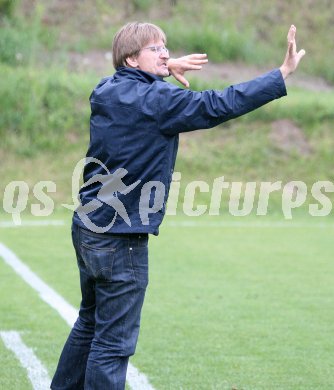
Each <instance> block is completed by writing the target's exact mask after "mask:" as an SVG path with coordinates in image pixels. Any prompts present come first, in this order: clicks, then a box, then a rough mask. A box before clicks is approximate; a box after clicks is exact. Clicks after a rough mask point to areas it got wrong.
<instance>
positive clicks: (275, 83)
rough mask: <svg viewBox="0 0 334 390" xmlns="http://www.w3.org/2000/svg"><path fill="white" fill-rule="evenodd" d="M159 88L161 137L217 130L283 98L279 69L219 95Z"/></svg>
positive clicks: (283, 87)
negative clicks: (233, 120) (210, 129)
mask: <svg viewBox="0 0 334 390" xmlns="http://www.w3.org/2000/svg"><path fill="white" fill-rule="evenodd" d="M159 84H161V87H160V88H159V91H158V94H159V96H158V107H157V108H158V113H157V116H158V123H159V128H160V131H161V132H162V133H163V134H165V135H175V134H177V133H182V132H186V131H192V130H198V129H208V128H211V127H214V126H217V125H219V124H220V123H223V122H226V121H228V120H230V119H233V118H236V117H238V116H240V115H244V114H246V113H248V112H250V111H253V110H255V109H256V108H258V107H261V106H263V105H264V104H266V103H268V102H270V101H272V100H274V99H278V98H280V97H282V96H285V95H286V94H287V93H286V88H285V83H284V80H283V77H282V74H281V72H280V70H279V69H275V70H273V71H271V72H268V73H266V74H264V75H262V76H260V77H257V78H255V79H253V80H251V81H248V82H245V83H241V84H236V85H232V86H230V87H228V88H226V89H224V90H221V91H218V90H207V91H202V92H193V91H189V90H184V89H181V88H178V87H175V86H174V85H171V84H169V83H159Z"/></svg>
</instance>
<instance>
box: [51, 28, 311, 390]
mask: <svg viewBox="0 0 334 390" xmlns="http://www.w3.org/2000/svg"><path fill="white" fill-rule="evenodd" d="M295 33H296V28H295V27H294V26H291V28H290V30H289V33H288V50H287V53H286V57H285V60H284V62H283V65H282V66H281V67H280V68H279V69H275V70H273V71H271V72H269V73H267V74H265V75H262V76H260V77H258V78H256V79H254V80H251V81H249V82H247V83H242V84H239V85H236V86H231V87H229V88H227V89H225V90H224V91H214V90H211V91H203V92H193V91H190V90H187V89H181V88H178V87H176V86H174V85H172V84H170V83H168V82H165V81H164V80H163V78H164V77H167V76H169V75H170V74H172V75H173V76H174V77H175V78H176V79H178V80H179V81H180V82H182V83H183V84H184V85H185V86H188V82H187V80H186V79H185V78H184V73H185V71H187V70H190V69H200V68H201V65H202V64H203V63H205V62H206V61H207V60H206V55H191V56H186V57H181V58H179V59H173V60H172V59H170V58H169V52H168V49H167V48H166V46H165V45H166V37H165V34H164V33H163V31H162V30H161V29H160V28H159V27H157V26H154V25H152V24H149V23H129V24H127V25H125V26H124V27H123V28H122V29H121V30H120V31H119V32H118V33H117V34H116V36H115V38H114V41H113V62H114V67H115V69H116V73H115V74H114V75H113V76H112V77H107V78H105V79H103V80H101V82H100V83H99V84H98V85H97V87H96V88H95V89H94V91H93V92H92V94H91V97H90V102H91V121H90V136H91V138H90V145H89V149H88V152H87V160H86V161H87V163H86V166H85V169H84V185H83V187H82V188H81V190H80V195H79V196H80V206H79V207H78V209H77V210H76V212H75V213H74V218H73V226H72V238H73V244H74V247H75V250H76V255H77V261H78V266H79V270H80V283H81V291H82V302H81V306H80V313H79V317H78V319H77V321H76V323H75V325H74V327H73V329H72V331H71V333H70V335H69V338H68V340H67V342H66V344H65V346H64V349H63V352H62V354H61V357H60V360H59V363H58V367H57V371H56V373H55V376H54V378H53V381H52V385H51V388H52V389H58V390H60V389H62V390H64V389H66V390H69V389H75V390H78V389H89V390H91V389H95V390H104V389H113V390H121V389H124V386H125V377H126V369H127V364H128V358H129V356H131V355H132V354H134V352H135V347H136V343H137V337H138V332H139V322H140V312H141V308H142V304H143V300H144V295H145V290H146V286H147V283H148V250H147V243H148V234H155V235H157V234H158V229H159V225H160V223H161V222H162V219H163V215H164V212H165V207H166V201H167V197H168V191H169V186H170V183H171V178H172V173H173V168H174V164H175V159H176V153H177V147H178V134H179V133H181V132H185V131H192V130H195V129H205V128H211V127H214V126H216V125H218V124H220V123H222V122H224V121H227V120H229V119H232V118H235V117H237V116H240V115H243V114H245V113H247V112H249V111H252V110H254V109H256V108H258V107H260V106H262V105H263V104H266V103H268V102H270V101H271V100H273V99H277V98H280V97H282V96H284V95H286V89H285V84H284V79H285V78H286V77H287V76H288V75H289V74H290V73H292V72H293V71H294V70H295V69H296V68H297V66H298V63H299V61H300V59H301V58H302V57H303V55H304V54H305V52H304V51H303V50H301V51H300V52H298V53H297V51H296V43H295Z"/></svg>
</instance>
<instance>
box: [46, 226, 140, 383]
mask: <svg viewBox="0 0 334 390" xmlns="http://www.w3.org/2000/svg"><path fill="white" fill-rule="evenodd" d="M72 239H73V245H74V248H75V251H76V255H77V262H78V267H79V271H80V284H81V294H82V301H81V306H80V311H79V317H78V319H77V321H76V322H75V324H74V326H73V328H72V331H71V333H70V335H69V337H68V339H67V341H66V343H65V346H64V349H63V351H62V354H61V356H60V359H59V363H58V367H57V370H56V373H55V375H54V377H53V380H52V384H51V389H54V390H65V389H66V390H70V389H73V390H80V389H85V390H93V389H94V390H111V389H112V390H123V389H124V388H125V378H126V370H127V365H128V359H129V356H130V355H133V354H134V352H135V348H136V344H137V338H138V333H139V324H140V313H141V308H142V305H143V302H144V296H145V290H146V286H147V283H148V248H147V244H148V236H147V234H124V235H123V234H107V233H103V234H100V233H93V232H91V231H88V230H85V229H82V228H80V227H78V226H77V225H75V224H73V226H72Z"/></svg>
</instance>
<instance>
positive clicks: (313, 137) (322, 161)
mask: <svg viewBox="0 0 334 390" xmlns="http://www.w3.org/2000/svg"><path fill="white" fill-rule="evenodd" d="M1 71H2V72H3V73H4V74H5V77H4V78H3V79H2V80H1V88H0V101H2V102H3V109H4V110H3V115H2V116H1V119H0V120H1V125H0V134H1V136H2V140H3V141H2V145H1V149H0V153H1V157H2V161H3V164H2V165H1V167H0V173H1V176H2V178H3V179H2V181H1V193H2V194H3V190H4V187H5V186H6V185H7V183H9V182H10V181H12V180H24V181H27V182H28V184H29V186H30V187H31V189H32V187H33V186H34V185H35V184H36V183H37V182H38V181H40V180H52V181H54V182H55V183H56V185H57V192H56V193H55V194H53V195H52V198H53V199H54V200H55V202H56V204H57V205H60V204H61V203H66V202H69V200H70V199H71V176H72V173H73V169H74V166H75V165H76V163H77V162H78V161H79V160H80V159H81V158H83V157H84V155H85V152H86V148H87V143H88V139H89V131H88V127H89V103H88V97H89V94H90V92H91V89H92V88H93V87H94V85H95V84H96V83H97V82H98V77H96V76H95V75H83V74H74V73H68V72H66V71H62V70H59V69H57V68H51V69H48V70H41V69H39V70H32V69H29V68H28V69H27V68H25V67H18V68H15V69H12V68H9V67H7V66H2V67H1ZM212 85H214V86H215V88H219V87H224V85H223V84H222V83H221V82H220V81H217V82H214V83H212V84H210V85H208V84H204V83H203V82H200V81H199V80H196V79H193V80H192V86H193V87H194V88H195V89H205V88H209V87H211V86H212ZM333 104H334V94H333V93H330V92H326V93H324V92H323V93H321V94H319V93H314V92H309V91H308V92H307V93H306V92H305V91H303V90H297V89H292V90H289V95H288V97H286V98H284V99H281V100H278V101H275V102H272V103H270V104H269V105H267V106H265V107H263V108H261V109H260V110H257V111H255V112H253V113H251V114H248V115H246V116H244V117H242V118H238V119H236V120H234V121H231V122H227V123H226V124H224V125H222V126H219V127H218V128H216V129H212V130H209V131H197V132H196V133H191V134H185V135H182V136H181V145H180V150H179V157H178V161H177V166H176V171H180V172H181V174H182V180H181V191H180V193H181V199H182V198H183V194H184V188H185V186H186V184H187V183H188V182H189V181H194V180H205V181H206V182H207V183H208V184H209V185H211V184H212V182H213V180H214V178H216V177H219V176H224V177H225V180H226V181H229V182H231V181H243V182H250V181H256V182H260V181H271V182H274V181H277V180H281V181H282V182H283V185H284V184H285V183H286V182H288V181H291V180H300V181H304V182H305V183H307V184H308V185H312V184H313V183H314V182H316V181H318V180H333V179H334V175H333V171H332V149H333V145H334V135H333V132H332V129H331V123H332V121H333V115H334V114H333V110H332V107H333ZM281 119H285V120H288V124H289V123H290V124H291V123H292V124H293V126H295V127H296V128H298V129H299V133H300V136H302V137H303V140H304V142H305V143H306V144H307V148H308V149H307V152H305V153H304V152H303V151H302V150H301V151H300V150H299V149H298V146H299V145H298V142H299V141H298V139H297V140H292V144H291V145H288V147H286V146H284V144H283V145H281V144H280V141H274V140H273V139H272V137H271V133H272V131H273V126H274V124H275V123H277V121H278V120H281ZM282 126H283V127H284V126H285V125H284V123H283V125H282ZM282 131H284V128H282ZM294 142H295V144H294ZM209 196H210V195H208V194H206V193H202V194H197V195H196V199H197V200H198V202H201V201H205V202H207V201H208V199H209ZM275 197H276V200H275ZM273 199H274V203H273V207H274V208H275V207H276V206H279V203H280V200H279V196H278V195H276V196H275V195H274V196H273Z"/></svg>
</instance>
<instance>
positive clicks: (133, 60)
mask: <svg viewBox="0 0 334 390" xmlns="http://www.w3.org/2000/svg"><path fill="white" fill-rule="evenodd" d="M125 62H126V63H127V65H128V66H129V67H130V68H138V62H137V58H136V57H134V56H131V57H127V58H126V60H125Z"/></svg>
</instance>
